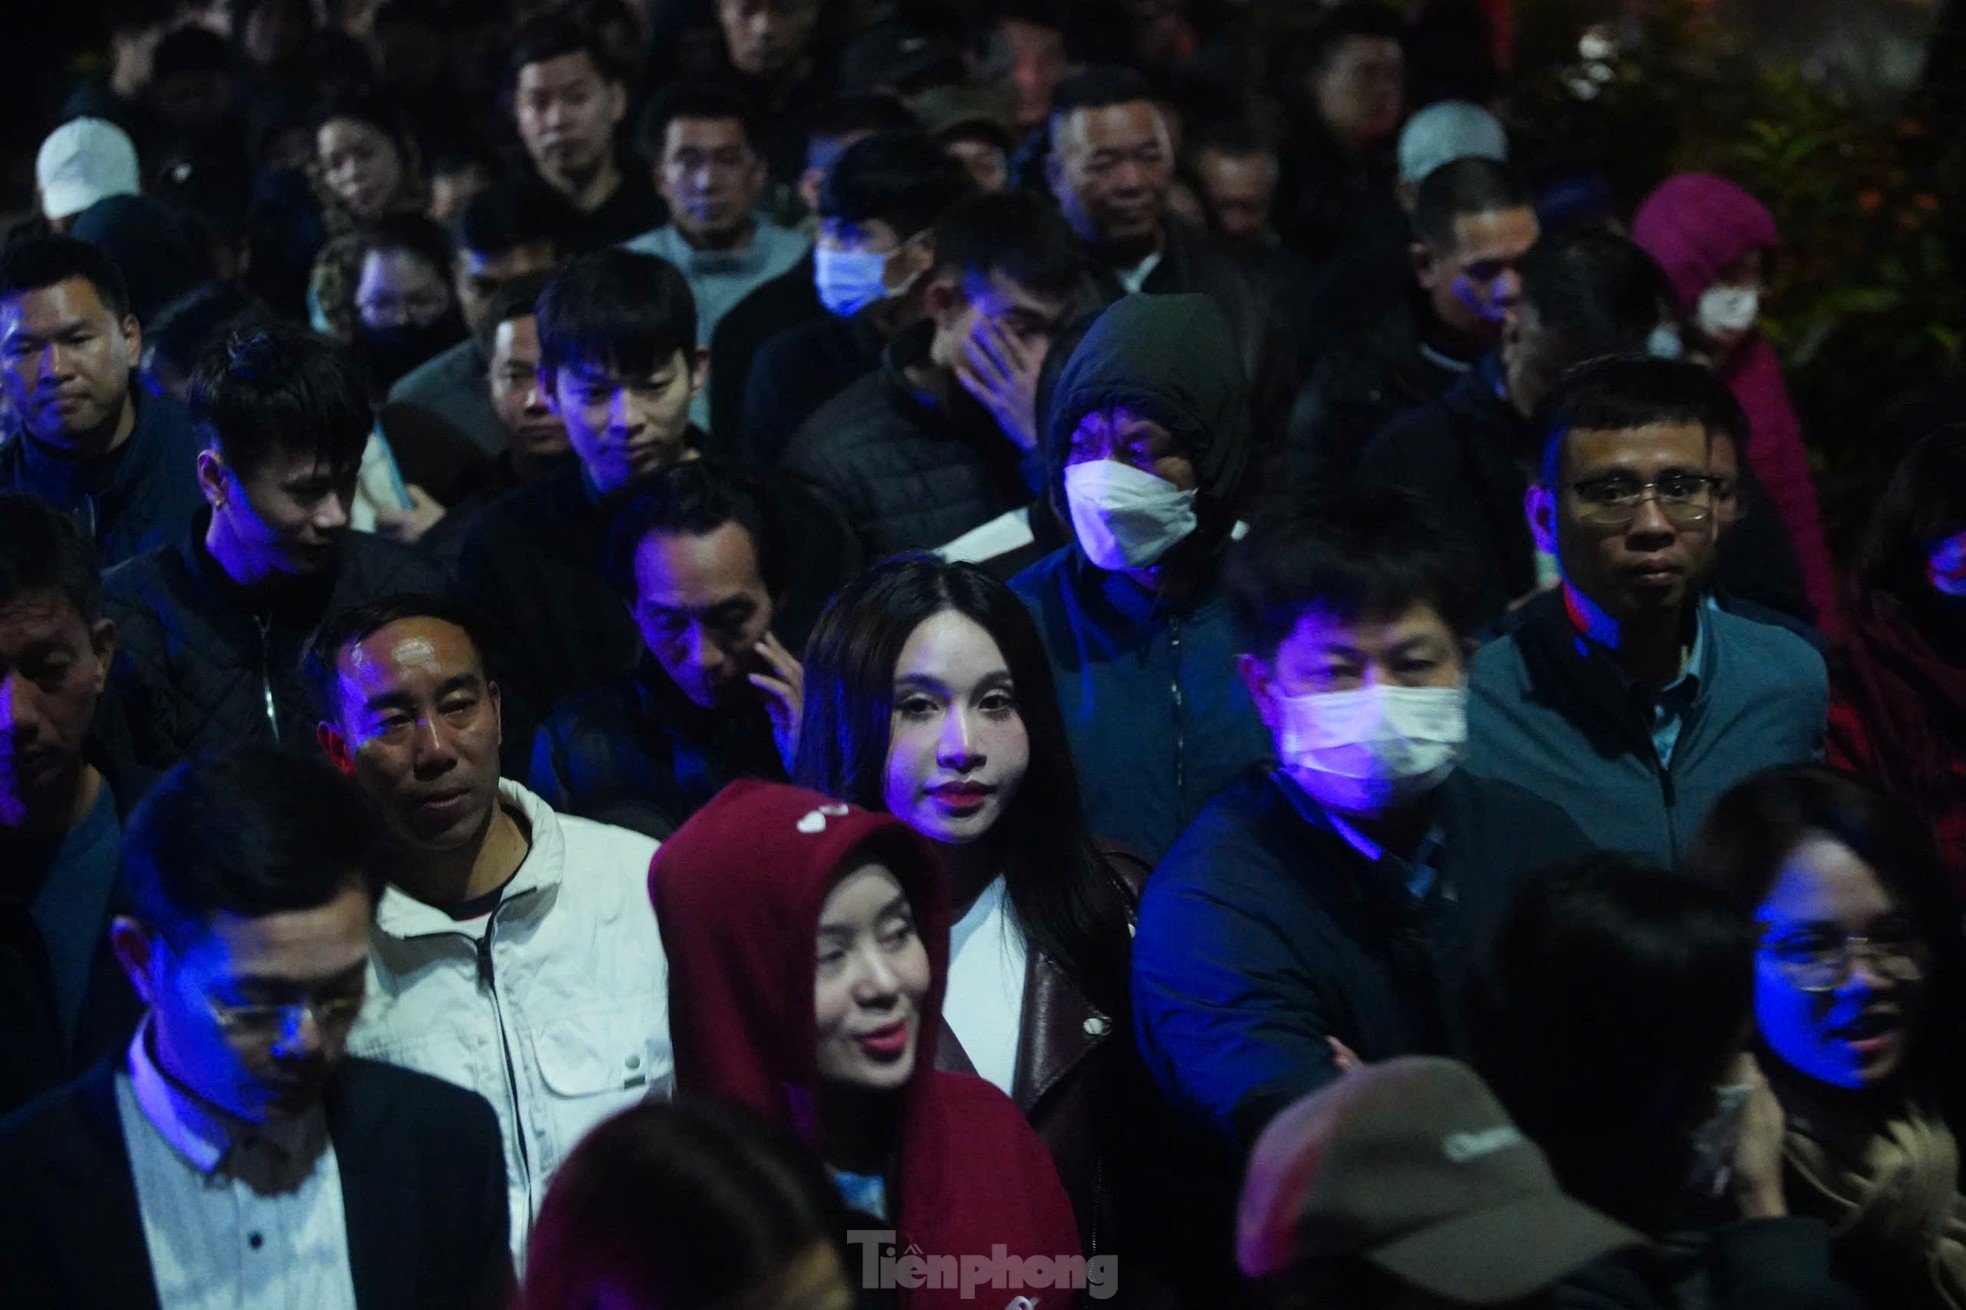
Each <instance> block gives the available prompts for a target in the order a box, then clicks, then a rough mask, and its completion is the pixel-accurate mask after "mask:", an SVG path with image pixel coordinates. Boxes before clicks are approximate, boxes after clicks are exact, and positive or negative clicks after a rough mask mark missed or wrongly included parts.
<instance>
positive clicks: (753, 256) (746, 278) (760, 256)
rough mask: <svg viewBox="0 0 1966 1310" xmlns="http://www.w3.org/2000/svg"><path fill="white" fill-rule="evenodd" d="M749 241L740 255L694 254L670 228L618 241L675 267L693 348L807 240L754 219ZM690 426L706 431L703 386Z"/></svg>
mask: <svg viewBox="0 0 1966 1310" xmlns="http://www.w3.org/2000/svg"><path fill="white" fill-rule="evenodd" d="M756 217H757V226H756V227H755V228H753V229H752V232H751V240H750V242H749V243H748V244H746V245H745V246H744V247H743V248H742V249H740V250H698V249H696V248H695V247H694V246H692V245H690V243H689V242H688V241H685V240H684V239H683V234H682V233H681V232H680V231H679V230H677V228H676V225H675V224H674V223H668V224H665V225H664V226H662V227H659V228H656V229H655V230H654V231H653V232H644V233H642V235H640V236H638V237H636V238H634V239H633V240H631V241H626V242H623V243H622V244H623V245H625V246H626V247H627V248H628V249H630V250H633V251H636V252H638V253H640V254H644V255H657V256H659V257H661V258H663V259H666V260H668V261H669V262H670V263H671V264H674V265H675V266H676V269H677V271H678V272H680V273H681V274H682V275H683V280H684V281H685V282H687V283H689V290H690V294H691V295H692V296H694V297H695V299H696V344H698V345H699V346H708V345H709V344H710V338H711V336H712V334H714V333H715V332H716V330H717V324H719V323H721V322H723V318H724V315H725V314H728V313H729V312H730V311H731V309H732V308H733V307H734V306H735V305H736V304H737V302H738V301H740V300H742V299H744V297H746V296H748V295H750V294H751V293H752V292H753V291H755V290H757V289H758V288H759V287H760V286H762V285H763V284H764V283H766V282H769V281H771V279H773V278H775V277H777V276H778V275H779V274H780V273H783V272H785V271H786V270H787V269H789V268H791V267H792V265H794V264H796V263H798V262H799V260H800V259H802V258H804V256H805V253H806V247H807V246H809V245H811V244H812V242H811V239H810V238H808V237H807V236H806V235H805V234H804V233H802V232H795V231H793V230H792V229H791V228H786V227H780V226H778V224H776V223H773V222H771V221H770V220H769V219H767V218H765V217H764V216H763V215H758V216H756ZM689 416H690V421H691V422H693V423H695V424H696V425H697V426H698V427H700V428H703V429H704V430H705V431H708V430H709V427H710V391H709V388H708V387H705V388H704V389H703V390H702V391H700V392H698V393H697V396H696V399H695V400H693V401H691V402H690V411H689Z"/></svg>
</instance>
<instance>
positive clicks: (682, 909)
mask: <svg viewBox="0 0 1966 1310" xmlns="http://www.w3.org/2000/svg"><path fill="white" fill-rule="evenodd" d="M869 847H872V848H877V849H878V851H879V853H880V855H881V857H882V859H883V860H884V862H885V863H887V865H888V866H889V867H890V868H891V869H892V870H893V871H894V875H895V877H896V878H898V879H900V881H901V886H902V890H903V891H905V892H906V893H907V894H908V900H909V902H910V904H911V905H912V906H913V908H914V912H915V925H916V928H917V930H918V931H919V932H920V934H921V938H922V941H923V943H924V944H925V945H926V946H927V947H928V959H929V967H930V982H929V994H928V996H927V997H926V998H924V1000H923V1002H922V1014H923V1015H925V1016H934V1015H939V1014H940V1013H941V1012H942V991H943V987H944V984H945V982H946V980H947V977H948V971H949V918H948V912H947V910H946V909H945V908H944V906H943V899H942V884H941V878H940V876H939V872H938V869H937V864H936V856H935V852H934V850H933V849H932V848H931V847H930V846H929V845H928V844H927V843H926V842H924V841H923V840H922V839H921V838H920V837H918V836H916V835H915V833H914V832H913V831H912V830H911V829H909V827H908V826H907V825H906V824H904V823H902V822H901V821H900V820H898V819H896V818H893V817H892V816H890V815H886V814H875V813H872V812H871V811H868V810H863V809H860V808H858V807H856V806H851V805H847V804H844V803H842V802H840V801H836V800H833V799H832V798H831V797H827V796H822V795H820V794H819V793H818V792H811V791H805V790H803V789H801V788H798V787H787V786H784V785H782V784H778V783H766V782H753V781H742V782H735V783H732V784H731V785H730V786H729V787H726V788H725V789H724V790H723V791H721V792H719V793H718V794H717V796H716V797H715V798H714V799H712V800H711V802H710V803H709V804H708V805H706V806H704V807H703V808H702V809H701V810H698V811H697V812H696V814H695V815H693V816H692V817H691V818H690V820H689V821H688V822H687V823H685V824H684V825H683V826H682V827H681V828H679V829H677V830H676V833H675V835H674V836H672V837H671V838H670V839H669V840H668V841H666V842H664V843H663V844H662V846H661V848H660V849H659V850H657V852H656V855H655V860H654V861H653V862H652V863H651V864H650V865H649V897H650V899H651V900H652V901H654V903H655V913H656V918H657V920H658V921H659V923H660V924H661V926H662V945H663V949H664V950H665V951H667V952H668V955H669V998H670V999H669V1031H670V1035H671V1038H672V1040H673V1041H674V1043H675V1050H676V1086H677V1089H678V1090H679V1091H705V1092H710V1093H713V1094H715V1095H717V1096H720V1097H723V1098H726V1099H729V1100H735V1101H739V1102H741V1103H742V1104H744V1105H745V1106H746V1107H748V1108H749V1109H751V1110H752V1111H754V1112H756V1113H757V1114H760V1115H762V1116H764V1117H765V1118H766V1119H769V1120H771V1121H772V1122H774V1123H778V1124H782V1125H784V1126H786V1127H788V1128H791V1129H793V1130H794V1131H796V1132H797V1133H798V1134H799V1135H800V1136H801V1137H802V1138H804V1139H805V1140H807V1141H808V1142H811V1143H813V1144H814V1145H817V1142H818V1139H817V1132H816V1129H817V1125H816V1124H815V1123H814V1122H813V1117H812V1106H813V1094H814V1091H815V1090H816V1088H817V1084H818V1071H817V1067H816V1063H815V1055H814V1051H815V1048H816V1045H817V1035H816V1033H815V1032H814V1020H813V992H812V982H813V975H814V972H815V971H816V969H817V967H818V958H817V957H818V945H817V943H818V936H819V911H820V909H821V907H822V906H823V905H824V904H825V902H826V893H827V892H828V891H830V890H832V886H833V876H834V874H835V873H836V872H837V871H838V870H839V868H840V866H841V865H843V864H845V863H846V862H847V861H848V859H849V858H850V857H852V856H854V855H855V854H857V853H859V852H862V851H863V850H866V849H867V848H869ZM924 1026H925V1028H928V1029H929V1030H930V1031H925V1032H924V1033H923V1034H922V1039H921V1040H922V1047H923V1049H924V1050H930V1051H932V1050H933V1049H934V1041H933V1040H932V1038H933V1035H934V1034H933V1031H932V1029H933V1024H932V1023H928V1024H925V1025H924ZM930 1063H931V1062H930V1061H928V1060H917V1061H916V1065H915V1076H914V1078H913V1079H912V1080H911V1081H910V1083H909V1086H908V1092H909V1095H910V1096H912V1095H914V1094H915V1092H916V1091H917V1089H918V1088H919V1086H920V1085H921V1083H922V1082H923V1079H924V1077H925V1075H926V1074H927V1073H928V1072H929V1064H930Z"/></svg>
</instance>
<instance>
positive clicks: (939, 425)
mask: <svg viewBox="0 0 1966 1310" xmlns="http://www.w3.org/2000/svg"><path fill="white" fill-rule="evenodd" d="M933 333H934V325H933V324H932V323H920V324H917V325H915V326H914V327H911V328H909V329H908V330H907V331H905V332H903V333H901V334H900V335H899V336H897V337H896V338H895V339H894V340H893V341H892V342H890V343H889V345H888V348H887V351H886V353H885V354H884V355H883V357H882V360H881V369H880V371H879V372H878V373H872V374H869V375H868V376H866V377H864V378H861V379H860V380H859V381H858V382H855V383H854V384H853V385H851V386H849V387H848V388H847V389H846V390H845V391H842V392H841V393H840V394H839V395H837V396H835V397H833V398H832V399H831V400H829V401H827V402H826V403H825V404H824V405H822V406H820V407H819V410H818V411H817V412H816V413H814V414H813V416H812V417H811V418H809V419H807V420H806V421H805V423H804V424H802V425H801V426H800V428H799V430H798V431H797V432H796V433H794V434H793V437H792V441H791V444H790V445H789V446H787V447H786V449H785V454H784V456H783V458H782V459H781V460H780V466H781V467H783V468H784V469H785V470H786V471H787V472H789V473H791V474H792V475H794V476H795V477H798V478H800V479H801V480H803V481H805V482H807V483H809V484H810V485H812V486H813V487H814V488H816V489H817V490H818V491H819V492H820V494H822V495H824V496H825V497H826V498H827V499H828V500H829V501H831V502H832V503H833V504H834V505H836V506H837V507H838V508H839V510H840V512H841V513H842V514H843V515H845V516H846V520H847V523H848V524H849V525H851V526H852V528H853V530H854V533H855V535H856V536H858V537H859V538H860V541H861V543H862V544H863V545H864V546H865V547H866V548H867V552H868V553H869V554H870V555H873V556H881V555H889V554H892V553H894V552H895V551H898V550H910V549H915V548H922V549H930V548H933V547H936V546H941V545H945V544H947V543H948V542H951V541H954V540H955V539H956V538H957V537H960V536H961V535H962V534H963V533H965V532H968V531H969V530H970V529H971V528H974V527H978V526H980V525H981V524H984V523H988V522H989V521H990V520H991V519H993V518H996V517H997V516H998V515H999V514H1004V513H1008V512H1009V511H1011V510H1013V509H1016V508H1018V507H1019V506H1020V505H1027V504H1029V503H1030V502H1031V498H1032V488H1031V486H1030V485H1029V484H1028V483H1027V482H1026V481H1025V476H1024V473H1023V472H1022V471H1021V461H1020V460H1019V457H1018V452H1017V448H1016V447H1015V446H1014V445H1012V444H1011V441H1010V438H1008V437H1006V436H1005V435H1004V434H1003V432H1002V430H1001V429H999V428H998V427H997V426H996V424H995V423H994V422H992V421H991V420H990V418H989V417H988V415H987V414H985V413H984V412H983V411H982V409H981V408H980V407H978V406H976V405H974V404H973V403H965V402H968V395H967V393H964V394H963V395H962V396H960V397H959V399H958V401H957V403H956V405H955V406H953V407H950V408H944V407H941V406H937V405H935V404H932V403H930V402H929V401H928V400H926V399H924V398H923V397H922V396H921V395H919V394H918V393H916V391H915V390H914V388H913V387H911V386H910V385H909V383H908V379H907V378H906V377H905V376H904V375H903V372H902V370H903V369H906V368H908V367H910V366H911V365H914V364H916V363H919V362H920V361H921V360H922V359H923V358H925V357H926V355H927V353H928V345H929V339H930V337H931V336H932V335H933Z"/></svg>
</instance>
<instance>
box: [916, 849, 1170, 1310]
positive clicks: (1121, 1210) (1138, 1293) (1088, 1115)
mask: <svg viewBox="0 0 1966 1310" xmlns="http://www.w3.org/2000/svg"><path fill="white" fill-rule="evenodd" d="M1095 846H1096V849H1097V850H1098V852H1099V854H1100V855H1101V856H1102V857H1104V859H1105V861H1106V867H1107V868H1108V870H1109V871H1110V872H1111V873H1112V875H1113V876H1114V878H1116V879H1117V880H1118V881H1120V882H1121V883H1122V884H1124V886H1125V888H1126V895H1127V902H1128V920H1129V922H1128V925H1127V926H1128V931H1129V933H1130V932H1131V930H1132V923H1131V918H1132V907H1133V906H1134V905H1137V904H1138V903H1139V899H1140V889H1141V887H1142V886H1144V885H1145V883H1146V880H1147V874H1148V873H1149V872H1150V867H1149V866H1148V865H1147V863H1146V862H1145V861H1143V860H1141V859H1140V858H1139V857H1137V856H1135V855H1133V854H1132V853H1130V852H1127V851H1123V850H1121V849H1120V848H1118V847H1114V846H1109V845H1107V844H1105V843H1103V842H1100V843H1095ZM1125 1027H1126V1024H1125V1021H1124V1020H1116V1019H1115V1018H1114V1017H1113V1016H1111V1015H1107V1014H1105V1013H1103V1012H1101V1011H1100V1010H1099V1009H1098V1008H1096V1007H1095V1006H1094V1005H1093V1004H1092V1002H1091V1001H1089V1000H1087V999H1086V997H1085V994H1084V993H1082V992H1081V991H1080V990H1079V989H1078V988H1077V987H1076V986H1074V985H1073V983H1072V980H1071V979H1070V978H1069V977H1067V976H1066V974H1065V971H1064V970H1063V969H1061V968H1060V967H1059V966H1058V965H1057V964H1056V963H1054V962H1053V961H1052V960H1051V959H1049V958H1048V957H1045V956H1043V955H1041V954H1039V953H1038V952H1037V951H1035V950H1033V951H1030V952H1029V953H1028V956H1027V960H1026V963H1025V967H1024V1007H1023V1018H1022V1022H1021V1024H1020V1025H1019V1030H1018V1039H1017V1069H1016V1072H1015V1074H1013V1075H1012V1079H1011V1099H1012V1100H1013V1101H1015V1102H1017V1108H1018V1109H1020V1110H1022V1111H1023V1112H1024V1117H1025V1118H1026V1119H1028V1120H1029V1121H1030V1123H1031V1127H1032V1128H1034V1129H1035V1130H1036V1131H1037V1134H1038V1138H1039V1140H1041V1141H1042V1142H1043V1143H1044V1145H1045V1149H1046V1150H1048V1151H1049V1152H1050V1153H1051V1159H1052V1163H1053V1164H1054V1165H1056V1166H1057V1168H1058V1176H1059V1179H1060V1180H1061V1181H1062V1182H1063V1183H1064V1184H1065V1191H1066V1193H1067V1195H1069V1196H1070V1197H1071V1199H1072V1208H1073V1210H1074V1212H1075V1213H1076V1214H1077V1215H1078V1221H1079V1239H1080V1241H1081V1242H1082V1243H1083V1246H1084V1250H1085V1254H1086V1256H1087V1258H1091V1257H1093V1256H1096V1255H1110V1254H1118V1253H1121V1252H1122V1251H1123V1252H1124V1254H1123V1255H1122V1258H1121V1260H1120V1283H1119V1286H1120V1292H1119V1295H1118V1297H1117V1298H1115V1299H1114V1300H1112V1301H1110V1302H1107V1303H1106V1304H1109V1305H1113V1306H1118V1307H1155V1308H1156V1310H1164V1308H1165V1307H1171V1306H1174V1305H1175V1304H1177V1302H1176V1301H1175V1300H1174V1299H1173V1297H1172V1296H1171V1294H1169V1293H1168V1292H1167V1290H1166V1289H1165V1288H1164V1287H1162V1286H1160V1284H1159V1280H1157V1279H1155V1278H1153V1277H1151V1276H1150V1273H1149V1271H1148V1269H1147V1268H1146V1267H1145V1266H1146V1264H1147V1260H1148V1257H1146V1256H1145V1254H1144V1253H1143V1252H1140V1251H1138V1250H1137V1245H1138V1244H1137V1243H1128V1242H1127V1240H1126V1238H1125V1232H1126V1231H1127V1230H1128V1229H1132V1228H1136V1227H1137V1225H1136V1224H1133V1223H1129V1222H1128V1221H1127V1211H1129V1210H1131V1209H1133V1208H1134V1207H1135V1205H1137V1204H1139V1203H1141V1202H1147V1203H1151V1199H1150V1198H1148V1197H1145V1196H1142V1195H1141V1192H1142V1189H1141V1188H1140V1187H1138V1186H1135V1185H1133V1183H1132V1182H1131V1180H1130V1179H1129V1178H1128V1176H1127V1175H1128V1173H1129V1170H1128V1167H1127V1164H1126V1161H1125V1156H1124V1155H1123V1154H1122V1153H1123V1152H1126V1153H1132V1154H1137V1153H1138V1152H1139V1150H1140V1146H1141V1142H1140V1139H1139V1138H1138V1137H1136V1136H1135V1135H1134V1134H1133V1133H1131V1132H1129V1131H1128V1126H1129V1125H1136V1124H1139V1123H1141V1122H1142V1119H1141V1115H1142V1114H1143V1113H1151V1111H1149V1110H1148V1109H1147V1107H1149V1106H1153V1105H1158V1104H1160V1098H1159V1093H1158V1092H1157V1091H1156V1090H1155V1088H1154V1086H1153V1083H1152V1081H1151V1080H1150V1079H1149V1078H1148V1076H1147V1072H1146V1068H1145V1066H1143V1065H1142V1064H1141V1062H1140V1056H1139V1053H1138V1051H1137V1050H1136V1049H1135V1047H1134V1043H1133V1034H1132V1033H1131V1032H1129V1031H1125ZM935 1065H936V1067H937V1068H938V1069H946V1070H950V1071H952V1072H956V1073H974V1072H975V1071H976V1070H975V1067H974V1066H973V1065H972V1064H971V1063H970V1060H969V1056H968V1054H967V1053H966V1052H965V1051H964V1050H963V1048H962V1045H961V1043H960V1042H958V1041H957V1040H956V1038H955V1035H954V1034H953V1033H951V1032H950V1031H949V1029H948V1028H947V1027H946V1026H945V1027H944V1028H943V1029H942V1032H941V1037H940V1039H939V1040H938V1042H937V1046H936V1052H935Z"/></svg>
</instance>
